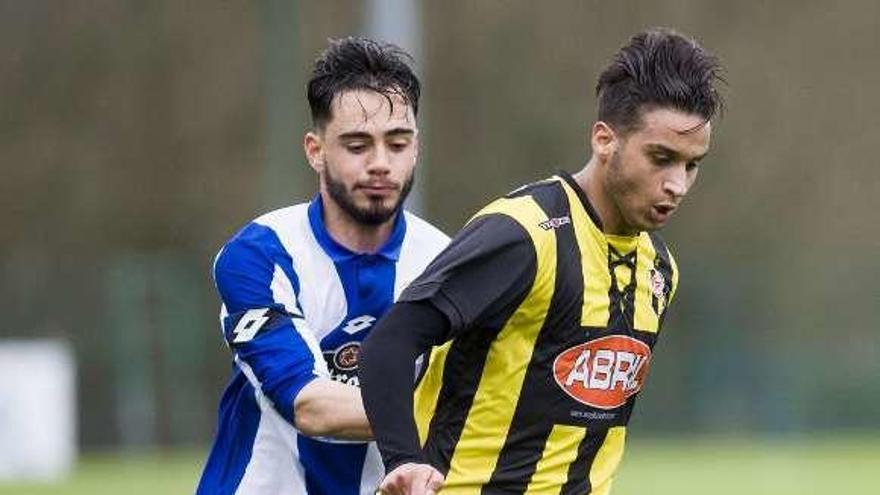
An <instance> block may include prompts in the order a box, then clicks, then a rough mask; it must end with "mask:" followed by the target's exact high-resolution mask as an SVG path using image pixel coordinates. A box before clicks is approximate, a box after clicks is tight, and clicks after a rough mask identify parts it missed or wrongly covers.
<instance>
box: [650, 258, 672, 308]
mask: <svg viewBox="0 0 880 495" xmlns="http://www.w3.org/2000/svg"><path fill="white" fill-rule="evenodd" d="M648 286H649V287H650V288H651V294H652V295H653V296H654V297H653V301H652V304H651V306H652V307H653V308H654V311H655V312H656V313H657V315H660V314H661V313H663V311H664V310H665V309H666V294H667V293H668V292H669V287H668V286H667V285H666V278H665V277H664V276H663V274H662V273H660V270H658V269H656V268H651V271H649V272H648Z"/></svg>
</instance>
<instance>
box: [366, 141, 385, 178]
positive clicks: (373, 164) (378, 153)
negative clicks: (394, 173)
mask: <svg viewBox="0 0 880 495" xmlns="http://www.w3.org/2000/svg"><path fill="white" fill-rule="evenodd" d="M390 171H391V153H390V150H389V149H388V147H387V146H385V145H383V144H380V145H379V146H376V150H375V152H374V153H373V156H372V157H370V160H369V161H368V162H367V172H368V173H370V174H376V175H386V174H388V173H389V172H390Z"/></svg>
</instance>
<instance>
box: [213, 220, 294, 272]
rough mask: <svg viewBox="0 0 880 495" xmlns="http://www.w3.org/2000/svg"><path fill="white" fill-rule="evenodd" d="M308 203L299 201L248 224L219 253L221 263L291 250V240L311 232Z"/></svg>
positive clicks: (216, 259)
mask: <svg viewBox="0 0 880 495" xmlns="http://www.w3.org/2000/svg"><path fill="white" fill-rule="evenodd" d="M307 209H308V205H307V204H297V205H293V206H288V207H286V208H280V209H277V210H274V211H270V212H268V213H265V214H263V215H260V216H259V217H257V218H255V219H254V220H252V221H250V222H248V223H247V224H245V225H244V226H243V227H242V228H241V229H239V230H238V232H236V233H235V234H234V235H233V236H232V237H231V238H230V239H229V240H228V241H226V243H225V244H224V245H223V247H221V248H220V251H219V252H218V253H217V256H216V258H215V261H214V265H215V269H216V268H218V265H224V264H228V263H230V262H233V263H234V262H235V261H236V260H238V259H239V258H241V257H247V258H266V259H270V258H274V257H276V256H278V255H283V254H284V253H286V252H287V251H288V247H286V245H289V244H291V243H295V242H296V239H297V238H298V237H302V235H303V234H305V233H307V232H308V230H307V229H308V216H307V215H308V214H307Z"/></svg>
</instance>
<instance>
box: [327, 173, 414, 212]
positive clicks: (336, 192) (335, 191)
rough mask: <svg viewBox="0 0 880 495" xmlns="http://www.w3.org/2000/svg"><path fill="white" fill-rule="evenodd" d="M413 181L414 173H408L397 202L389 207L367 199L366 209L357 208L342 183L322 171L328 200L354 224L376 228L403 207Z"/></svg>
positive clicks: (379, 201) (350, 193)
mask: <svg viewBox="0 0 880 495" xmlns="http://www.w3.org/2000/svg"><path fill="white" fill-rule="evenodd" d="M414 180H415V172H412V173H410V175H409V177H407V179H406V180H405V181H404V183H403V187H401V188H400V194H398V196H397V201H395V202H394V204H393V205H391V206H386V205H385V204H384V202H383V201H382V200H381V199H375V200H374V199H369V198H368V199H369V205H368V206H367V207H361V206H358V205H357V204H356V203H355V201H354V198H353V194H354V193H353V192H352V191H349V190H348V188H346V186H345V184H344V183H343V182H342V181H339V180H336V178H334V177H333V175H332V174H331V173H330V169H329V168H325V169H324V185H325V187H326V188H327V193H328V194H329V195H330V198H331V199H332V200H333V201H334V202H335V203H336V204H337V205H338V206H339V208H341V209H342V211H343V212H345V214H346V215H348V216H349V217H350V218H351V219H353V220H354V221H355V222H357V223H360V224H363V225H368V226H371V227H377V226H379V225H382V224H384V223H385V222H387V221H388V220H390V219H392V218H394V216H395V215H396V214H397V212H398V211H400V209H401V207H402V206H403V202H404V201H405V200H406V197H407V196H409V193H410V191H411V190H412V186H413V182H414Z"/></svg>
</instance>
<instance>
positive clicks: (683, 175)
mask: <svg viewBox="0 0 880 495" xmlns="http://www.w3.org/2000/svg"><path fill="white" fill-rule="evenodd" d="M689 188H690V184H689V181H688V173H687V170H686V167H685V165H681V166H677V167H673V168H672V169H670V170H669V173H668V174H666V176H665V177H664V178H663V192H665V193H666V194H669V195H670V196H672V197H674V198H682V197H684V196H685V195H686V194H687V192H688V189H689Z"/></svg>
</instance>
